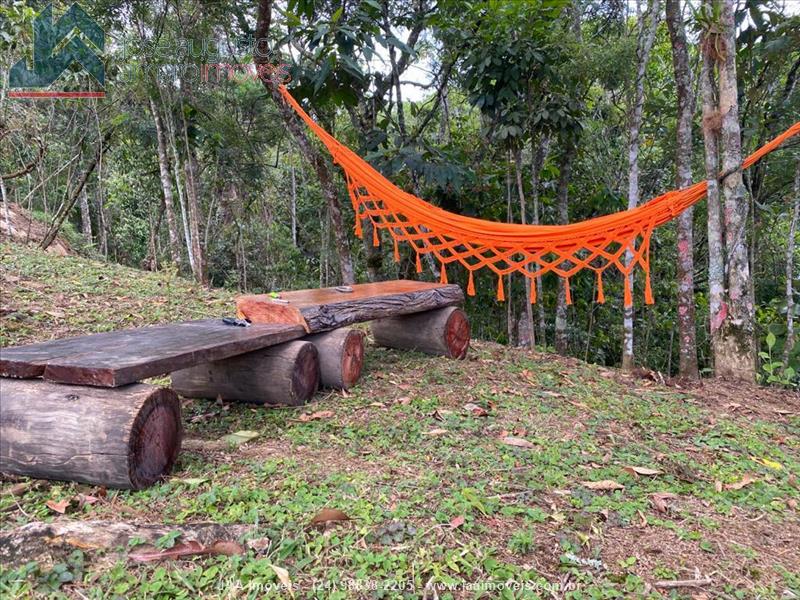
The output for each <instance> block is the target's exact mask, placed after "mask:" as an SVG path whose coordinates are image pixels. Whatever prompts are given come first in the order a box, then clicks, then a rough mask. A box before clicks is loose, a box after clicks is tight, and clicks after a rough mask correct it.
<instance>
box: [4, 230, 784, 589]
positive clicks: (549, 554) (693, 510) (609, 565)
mask: <svg viewBox="0 0 800 600" xmlns="http://www.w3.org/2000/svg"><path fill="white" fill-rule="evenodd" d="M0 264H1V265H2V266H0V275H1V276H2V290H0V291H1V292H2V295H0V301H1V303H0V314H2V323H1V324H0V340H1V343H2V345H4V346H7V345H11V344H18V343H25V342H31V341H37V340H45V339H51V338H55V337H61V336H65V335H73V334H79V333H87V332H92V331H106V330H110V329H116V328H121V327H130V326H135V325H142V324H149V323H158V322H165V321H171V320H180V319H190V318H201V317H208V316H214V315H223V314H229V313H230V312H231V310H232V306H233V305H232V295H231V294H230V293H228V292H224V291H219V290H211V291H209V290H204V289H202V288H198V287H197V286H195V285H192V284H190V283H188V282H185V281H183V280H181V279H179V278H176V277H174V276H171V275H169V274H164V273H157V274H153V273H143V272H140V271H136V270H133V269H128V268H124V267H120V266H116V265H110V264H101V263H98V262H93V261H89V260H86V259H83V258H76V257H63V258H62V257H54V256H50V255H46V254H44V253H41V252H39V251H36V250H32V249H29V248H24V247H20V246H17V245H13V244H6V245H3V246H0ZM184 420H185V426H186V440H185V444H184V451H183V452H182V455H181V458H180V460H179V464H178V465H177V468H176V471H175V473H174V474H173V476H172V477H171V478H170V479H169V480H168V481H165V482H164V483H162V484H160V485H157V486H155V487H153V488H151V489H149V490H146V491H142V492H115V491H111V490H108V491H106V490H101V489H96V488H92V487H90V486H85V485H77V484H66V483H59V482H52V483H51V482H30V483H26V482H22V483H20V482H19V481H18V480H14V481H11V480H7V481H5V482H2V484H0V519H1V524H0V536H2V535H3V534H4V533H8V532H9V531H11V530H12V529H14V528H17V527H19V526H21V525H23V524H25V523H29V522H31V521H35V520H55V521H56V522H63V521H69V520H110V521H127V522H132V523H144V524H148V523H153V524H167V525H168V526H171V525H173V524H174V525H176V526H177V525H179V524H186V523H198V522H213V523H218V524H222V525H229V524H243V525H246V526H247V531H248V533H247V534H246V537H247V538H249V540H250V541H249V543H248V545H247V547H248V549H247V553H246V554H244V555H241V556H232V557H228V556H205V557H198V558H193V559H182V560H174V561H169V562H165V563H162V564H160V565H150V564H144V565H137V564H134V563H132V562H130V561H128V560H127V556H126V554H127V552H128V551H129V550H128V549H126V548H119V549H116V550H114V551H109V552H107V553H103V552H100V551H97V550H91V549H89V548H86V547H82V548H78V549H77V550H76V549H75V548H74V547H72V546H70V545H69V543H68V542H63V541H62V543H61V544H56V545H53V546H52V547H50V546H49V547H48V550H47V552H48V553H49V554H50V559H49V560H45V561H41V562H40V563H39V564H35V563H33V564H29V565H27V566H25V565H24V564H20V563H24V562H25V560H24V559H25V558H28V557H17V559H16V560H15V561H13V564H11V563H9V564H8V565H5V566H3V567H2V569H0V593H2V594H3V596H4V597H16V596H19V597H27V596H29V595H31V593H32V592H34V591H35V592H36V593H46V592H49V591H51V590H54V589H55V590H59V591H60V592H61V593H64V594H66V595H67V596H70V597H107V596H117V597H143V596H160V597H181V596H184V595H185V596H191V597H198V596H200V595H205V596H206V597H245V596H248V597H253V598H255V597H278V595H279V594H278V593H277V592H274V591H273V592H269V590H275V589H277V588H276V586H277V585H278V584H279V583H280V579H279V578H280V577H284V583H285V582H286V579H285V576H288V578H289V579H290V580H291V583H292V586H293V589H294V593H295V595H296V596H297V597H304V598H306V597H307V598H316V597H330V598H360V597H364V598H367V597H369V598H373V597H387V598H394V597H403V593H404V592H405V597H409V598H417V597H423V596H425V595H426V596H427V597H429V598H433V597H435V595H434V589H436V591H437V593H438V596H439V597H442V598H445V597H454V598H462V597H463V598H467V597H468V598H474V597H481V594H483V596H482V597H486V598H495V597H500V596H501V591H500V590H501V589H503V586H504V585H505V588H504V591H502V594H504V596H503V597H508V598H512V597H513V598H517V597H539V596H542V597H561V593H562V591H566V590H574V592H569V594H573V593H574V597H597V598H600V597H607V598H611V597H622V596H628V597H630V596H635V597H645V596H650V597H654V598H657V597H662V596H661V594H662V593H663V594H664V595H669V594H670V593H672V594H674V595H675V596H681V597H691V596H692V595H694V596H693V597H695V598H708V597H711V596H712V595H713V596H714V597H721V598H727V597H731V596H732V595H735V594H737V593H741V594H742V595H743V596H752V595H755V594H756V593H759V594H761V595H762V597H772V598H780V597H784V598H787V597H796V596H792V595H791V594H793V593H794V594H800V557H799V556H798V553H797V552H796V549H797V548H798V547H800V515H799V514H798V501H800V489H798V482H797V473H798V470H800V400H798V398H797V396H796V394H789V393H781V392H778V391H772V390H767V389H764V388H756V387H752V388H746V389H743V388H741V387H740V386H736V387H734V386H727V385H725V384H713V385H712V384H708V383H707V384H706V385H705V386H703V387H698V388H697V389H694V390H684V389H679V388H675V387H665V386H662V385H659V384H657V383H655V382H654V381H651V380H648V379H640V378H633V377H628V376H624V375H622V374H621V373H619V372H617V371H614V370H609V369H604V368H600V367H596V366H593V365H588V364H584V363H581V362H579V361H576V360H571V359H563V358H559V357H555V356H552V355H545V354H542V353H537V352H528V351H522V350H518V349H509V348H505V347H502V346H498V345H495V344H489V343H480V342H477V343H475V344H474V346H473V349H472V350H471V352H470V355H469V357H468V358H467V359H466V360H465V361H450V360H445V359H440V358H431V357H427V356H422V355H418V354H415V353H406V352H398V351H390V350H384V349H380V348H374V347H369V348H368V352H367V364H366V373H365V376H364V378H363V380H362V382H361V383H360V385H359V386H358V387H357V388H356V389H355V390H353V391H352V392H351V393H348V394H342V393H330V392H321V393H320V394H318V395H317V397H316V401H315V402H314V403H313V404H311V405H309V406H307V407H305V408H304V409H302V408H275V409H263V408H256V407H251V406H242V405H237V404H223V403H221V402H217V403H214V402H206V401H199V400H185V401H184ZM242 430H246V431H252V432H256V433H257V434H258V437H256V438H255V439H253V440H252V441H250V442H247V443H245V444H241V445H233V444H229V443H226V442H224V441H222V438H223V436H225V435H227V434H230V433H232V432H237V431H242ZM598 482H604V483H598ZM609 482H613V483H614V485H612V484H611V483H609ZM598 488H599V489H598ZM604 488H617V489H604ZM87 498H91V500H89V501H87ZM48 501H51V502H50V506H48V504H47V503H48ZM63 501H67V505H66V508H65V505H64V504H63V503H62V504H59V502H63ZM53 507H56V509H59V508H65V513H66V514H59V512H58V511H57V510H54V508H53ZM323 508H333V509H338V510H340V511H343V512H344V513H346V515H347V516H348V517H349V518H350V520H347V521H339V522H335V523H329V524H328V526H327V527H326V528H323V529H322V530H321V529H319V528H316V527H310V526H309V523H310V521H311V519H312V517H314V515H316V514H317V513H319V511H320V510H321V509H323ZM167 538H169V536H167ZM170 543H174V540H170V539H166V540H165V541H164V544H163V545H164V546H165V547H166V546H169V545H170ZM21 559H22V560H21ZM54 563H55V564H54ZM282 569H286V570H287V572H288V573H286V574H284V572H283V571H282ZM64 573H68V576H64V575H63V574H64ZM696 576H699V577H702V578H704V579H706V578H707V579H709V580H710V582H709V583H707V584H704V585H703V586H702V587H699V588H690V587H677V588H676V589H675V590H673V591H672V592H670V591H669V590H668V589H666V588H664V587H658V585H657V584H658V582H661V585H662V586H663V582H664V581H666V580H686V579H692V578H695V577H696ZM508 581H513V582H515V583H514V584H510V585H506V584H504V582H508ZM375 587H377V588H379V589H383V590H384V591H383V593H381V592H377V591H375V590H374V589H371V588H375ZM445 588H449V591H447V589H445ZM515 588H516V589H515ZM569 594H568V597H570V596H569ZM737 597H738V596H737Z"/></svg>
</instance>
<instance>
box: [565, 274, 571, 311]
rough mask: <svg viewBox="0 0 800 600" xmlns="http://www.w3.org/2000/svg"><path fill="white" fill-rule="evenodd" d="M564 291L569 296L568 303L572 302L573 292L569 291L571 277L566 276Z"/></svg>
mask: <svg viewBox="0 0 800 600" xmlns="http://www.w3.org/2000/svg"><path fill="white" fill-rule="evenodd" d="M564 292H565V293H566V296H567V305H570V304H572V292H570V291H569V277H564Z"/></svg>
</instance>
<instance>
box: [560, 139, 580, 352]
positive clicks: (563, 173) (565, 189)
mask: <svg viewBox="0 0 800 600" xmlns="http://www.w3.org/2000/svg"><path fill="white" fill-rule="evenodd" d="M576 151H577V148H576V147H575V144H574V143H572V142H571V141H569V142H567V147H566V148H564V152H563V154H562V155H561V160H560V164H559V171H560V172H559V175H558V191H557V192H556V197H557V202H558V222H559V224H561V225H566V224H567V223H568V222H569V182H570V179H571V177H572V162H573V161H574V159H575V154H576ZM567 285H568V284H567V281H566V280H564V279H563V278H561V277H559V278H558V297H557V298H556V323H555V346H556V352H558V353H559V354H562V355H566V354H567V351H568V350H569V336H568V334H567Z"/></svg>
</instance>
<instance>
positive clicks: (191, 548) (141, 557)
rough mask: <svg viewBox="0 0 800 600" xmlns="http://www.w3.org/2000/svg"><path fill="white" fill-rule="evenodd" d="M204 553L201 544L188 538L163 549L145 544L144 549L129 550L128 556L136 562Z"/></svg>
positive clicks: (204, 550)
mask: <svg viewBox="0 0 800 600" xmlns="http://www.w3.org/2000/svg"><path fill="white" fill-rule="evenodd" d="M205 553H206V549H205V548H204V547H203V544H201V543H200V542H196V541H194V540H189V541H188V542H181V543H179V544H175V545H174V546H173V547H172V548H167V549H165V550H159V549H158V548H154V547H152V546H149V545H147V547H146V548H144V549H141V550H136V551H134V552H131V553H130V554H129V555H128V558H130V559H131V560H134V561H136V562H154V561H157V560H171V559H175V558H183V557H184V556H195V555H198V554H205Z"/></svg>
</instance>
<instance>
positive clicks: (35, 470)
mask: <svg viewBox="0 0 800 600" xmlns="http://www.w3.org/2000/svg"><path fill="white" fill-rule="evenodd" d="M181 433H182V428H181V409H180V402H179V400H178V397H177V395H176V394H175V393H173V392H172V391H171V390H169V389H165V388H159V387H156V386H152V385H147V384H143V383H134V384H131V385H127V386H123V387H119V388H115V389H104V388H95V387H85V386H76V385H61V384H55V383H50V382H47V381H42V380H38V379H32V380H16V379H5V378H4V379H2V380H0V471H2V472H5V473H11V474H14V475H26V476H29V477H37V478H42V479H60V480H65V481H80V482H83V483H90V484H94V485H104V486H107V487H113V488H122V489H142V488H146V487H148V486H150V485H152V484H153V483H155V482H156V481H158V480H159V479H161V478H163V477H164V476H165V475H167V474H168V473H169V472H170V470H171V469H172V465H173V464H174V463H175V459H176V458H177V456H178V452H179V450H180V444H181Z"/></svg>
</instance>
